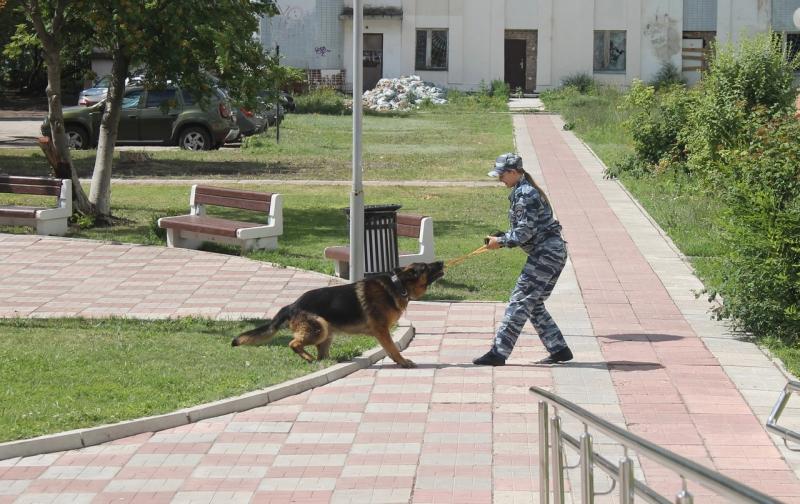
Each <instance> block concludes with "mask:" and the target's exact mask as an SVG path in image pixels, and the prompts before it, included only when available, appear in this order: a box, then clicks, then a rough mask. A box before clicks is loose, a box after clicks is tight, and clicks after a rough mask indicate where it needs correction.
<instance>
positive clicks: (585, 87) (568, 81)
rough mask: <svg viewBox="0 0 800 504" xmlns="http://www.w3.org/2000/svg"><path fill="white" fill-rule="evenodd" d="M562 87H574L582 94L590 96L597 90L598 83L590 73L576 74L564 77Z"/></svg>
mask: <svg viewBox="0 0 800 504" xmlns="http://www.w3.org/2000/svg"><path fill="white" fill-rule="evenodd" d="M561 87H573V88H575V89H577V90H578V92H579V93H580V94H590V93H592V92H594V91H596V90H597V83H596V82H595V80H594V79H593V78H592V76H591V75H589V74H588V73H575V74H572V75H568V76H566V77H564V79H562V81H561Z"/></svg>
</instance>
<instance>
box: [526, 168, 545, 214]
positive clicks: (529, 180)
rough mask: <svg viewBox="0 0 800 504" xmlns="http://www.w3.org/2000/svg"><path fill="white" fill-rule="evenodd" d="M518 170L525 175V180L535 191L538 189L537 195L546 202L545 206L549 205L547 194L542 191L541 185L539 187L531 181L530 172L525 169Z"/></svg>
mask: <svg viewBox="0 0 800 504" xmlns="http://www.w3.org/2000/svg"><path fill="white" fill-rule="evenodd" d="M520 171H521V172H522V175H523V176H524V177H525V180H527V181H528V183H529V184H530V185H532V186H533V187H534V188H535V189H536V190H537V191H539V196H540V197H541V198H542V201H544V202H545V203H546V204H547V206H550V200H549V199H547V195H546V194H545V193H544V190H543V189H542V188H541V187H539V184H537V183H536V182H534V181H533V177H531V174H530V173H528V172H526V171H525V170H520Z"/></svg>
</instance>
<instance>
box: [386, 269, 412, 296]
mask: <svg viewBox="0 0 800 504" xmlns="http://www.w3.org/2000/svg"><path fill="white" fill-rule="evenodd" d="M390 278H391V279H392V283H393V284H394V286H395V287H397V290H398V291H400V295H401V296H403V297H408V291H407V290H406V286H405V285H403V282H401V281H400V277H398V276H397V275H395V274H394V273H392V276H391V277H390Z"/></svg>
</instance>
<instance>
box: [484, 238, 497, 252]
mask: <svg viewBox="0 0 800 504" xmlns="http://www.w3.org/2000/svg"><path fill="white" fill-rule="evenodd" d="M500 247H501V245H500V242H499V241H498V239H497V236H487V237H486V248H488V249H489V250H494V249H499V248H500Z"/></svg>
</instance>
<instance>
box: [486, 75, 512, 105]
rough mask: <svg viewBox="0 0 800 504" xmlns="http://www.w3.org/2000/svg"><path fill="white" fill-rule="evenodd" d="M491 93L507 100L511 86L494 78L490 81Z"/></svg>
mask: <svg viewBox="0 0 800 504" xmlns="http://www.w3.org/2000/svg"><path fill="white" fill-rule="evenodd" d="M491 94H492V96H494V97H495V98H501V99H504V100H508V97H509V96H511V86H509V85H508V83H507V82H504V81H501V80H500V79H495V80H493V81H492V86H491Z"/></svg>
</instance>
